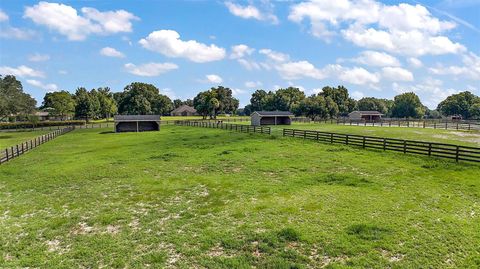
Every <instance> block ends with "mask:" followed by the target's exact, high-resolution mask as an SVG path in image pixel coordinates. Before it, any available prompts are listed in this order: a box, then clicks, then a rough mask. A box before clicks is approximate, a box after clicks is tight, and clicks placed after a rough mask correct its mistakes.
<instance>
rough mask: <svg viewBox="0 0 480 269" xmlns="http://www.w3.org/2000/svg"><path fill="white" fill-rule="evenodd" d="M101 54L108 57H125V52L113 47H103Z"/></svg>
mask: <svg viewBox="0 0 480 269" xmlns="http://www.w3.org/2000/svg"><path fill="white" fill-rule="evenodd" d="M100 54H101V55H103V56H107V57H116V58H125V55H124V54H123V53H121V52H120V51H118V50H116V49H114V48H111V47H105V48H103V49H101V50H100Z"/></svg>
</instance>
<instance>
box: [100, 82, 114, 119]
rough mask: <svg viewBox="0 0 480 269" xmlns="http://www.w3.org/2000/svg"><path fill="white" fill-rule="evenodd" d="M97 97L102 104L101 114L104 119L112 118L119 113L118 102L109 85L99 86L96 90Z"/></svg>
mask: <svg viewBox="0 0 480 269" xmlns="http://www.w3.org/2000/svg"><path fill="white" fill-rule="evenodd" d="M96 94H97V99H98V102H99V104H100V107H99V116H100V117H101V118H104V119H108V118H110V117H111V116H112V115H114V114H115V113H117V110H118V108H117V102H116V101H115V98H114V97H113V93H112V92H111V91H110V88H109V87H103V88H98V89H97V91H96Z"/></svg>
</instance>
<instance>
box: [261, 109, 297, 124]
mask: <svg viewBox="0 0 480 269" xmlns="http://www.w3.org/2000/svg"><path fill="white" fill-rule="evenodd" d="M293 116H294V115H293V113H291V112H289V111H255V112H253V113H252V114H251V122H252V125H255V126H259V125H290V124H292V117H293Z"/></svg>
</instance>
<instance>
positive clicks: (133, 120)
mask: <svg viewBox="0 0 480 269" xmlns="http://www.w3.org/2000/svg"><path fill="white" fill-rule="evenodd" d="M113 120H114V122H115V132H117V133H119V132H145V131H160V115H116V116H114V117H113Z"/></svg>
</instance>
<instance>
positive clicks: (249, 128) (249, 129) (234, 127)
mask: <svg viewBox="0 0 480 269" xmlns="http://www.w3.org/2000/svg"><path fill="white" fill-rule="evenodd" d="M175 125H180V126H193V127H204V128H217V129H224V130H230V131H236V132H242V133H261V134H270V133H271V128H270V127H266V126H253V125H245V124H231V123H223V122H221V121H217V122H206V121H176V122H175Z"/></svg>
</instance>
